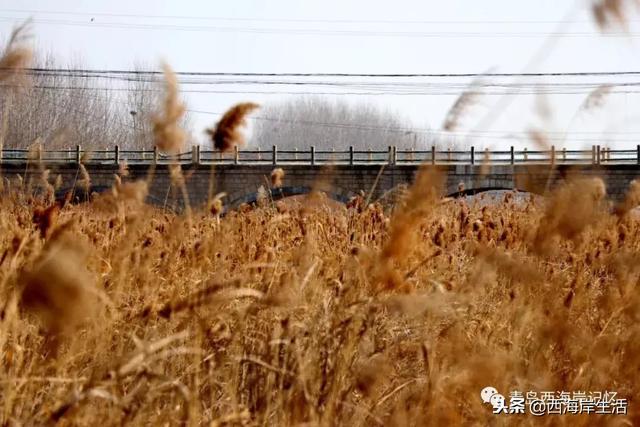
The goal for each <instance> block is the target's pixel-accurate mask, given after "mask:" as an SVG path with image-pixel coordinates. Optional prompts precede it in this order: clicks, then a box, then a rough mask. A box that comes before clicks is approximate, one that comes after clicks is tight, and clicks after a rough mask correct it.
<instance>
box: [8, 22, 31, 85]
mask: <svg viewBox="0 0 640 427" xmlns="http://www.w3.org/2000/svg"><path fill="white" fill-rule="evenodd" d="M28 26H29V22H28V21H27V22H25V23H24V24H22V25H20V26H19V27H17V28H15V29H14V30H13V31H12V32H11V37H10V38H9V43H7V46H6V47H5V49H4V52H2V57H0V82H3V81H5V80H9V79H12V78H16V77H19V76H20V75H21V74H22V73H23V72H24V69H25V68H27V67H28V66H29V64H30V63H31V60H32V58H33V53H32V52H31V49H29V48H27V47H25V46H21V44H22V43H23V42H24V41H25V40H26V39H27V38H28V37H29V36H28V34H27V28H28Z"/></svg>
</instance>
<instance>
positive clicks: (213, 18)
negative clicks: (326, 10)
mask: <svg viewBox="0 0 640 427" xmlns="http://www.w3.org/2000/svg"><path fill="white" fill-rule="evenodd" d="M0 12H2V13H7V12H8V13H22V14H28V15H38V14H40V15H69V16H83V17H89V18H93V17H96V16H102V17H109V18H139V19H167V20H178V19H182V20H189V21H231V22H288V23H324V24H442V25H451V24H461V25H484V24H509V25H516V24H531V25H541V24H542V25H553V24H558V23H559V22H561V21H543V20H521V19H516V20H508V19H505V20H446V19H445V20H437V19H430V20H415V19H409V20H403V19H343V18H338V19H318V18H264V17H260V18H251V17H236V16H229V17H223V16H217V17H216V16H193V15H192V16H188V15H153V14H133V13H103V12H76V11H53V10H39V9H0ZM562 22H566V23H573V24H592V23H593V21H592V20H587V19H584V20H569V21H562Z"/></svg>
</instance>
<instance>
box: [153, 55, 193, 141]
mask: <svg viewBox="0 0 640 427" xmlns="http://www.w3.org/2000/svg"><path fill="white" fill-rule="evenodd" d="M162 68H163V71H164V84H165V91H166V96H165V99H164V108H163V111H162V112H161V113H158V114H156V116H155V117H154V118H153V137H154V140H155V144H156V147H158V149H159V150H160V151H162V152H164V153H167V154H177V153H179V152H180V151H182V149H183V147H184V144H185V141H186V140H187V135H186V133H185V132H184V130H183V129H182V128H181V127H180V119H182V116H183V115H184V113H185V111H186V107H185V105H184V103H183V102H182V101H180V97H179V92H178V78H177V76H176V74H175V73H174V72H173V70H172V69H171V67H169V65H168V64H166V63H165V64H163V66H162Z"/></svg>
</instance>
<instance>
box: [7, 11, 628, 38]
mask: <svg viewBox="0 0 640 427" xmlns="http://www.w3.org/2000/svg"><path fill="white" fill-rule="evenodd" d="M15 20H16V18H14V17H7V16H3V17H0V21H3V22H13V21H15ZM32 22H33V23H34V24H43V25H62V26H77V27H94V28H111V29H130V30H165V31H190V32H216V33H245V34H285V35H302V36H338V37H402V38H539V37H547V36H549V34H550V33H549V32H544V31H537V32H535V31H529V32H524V31H519V32H515V31H512V32H508V31H503V32H498V31H475V32H474V31H430V32H419V31H380V30H329V29H311V28H258V27H222V26H211V25H175V24H159V23H154V24H142V23H130V22H129V23H126V22H103V21H72V20H62V19H33V20H32ZM562 37H568V38H584V37H605V38H619V37H624V38H637V37H640V34H639V33H631V32H607V33H599V32H596V31H593V32H588V31H583V32H565V33H563V34H562Z"/></svg>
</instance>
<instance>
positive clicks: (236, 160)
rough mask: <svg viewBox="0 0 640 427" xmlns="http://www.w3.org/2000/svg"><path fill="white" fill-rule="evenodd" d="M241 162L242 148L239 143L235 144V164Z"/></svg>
mask: <svg viewBox="0 0 640 427" xmlns="http://www.w3.org/2000/svg"><path fill="white" fill-rule="evenodd" d="M238 163H240V149H239V148H238V146H237V145H234V146H233V164H234V165H237V164H238Z"/></svg>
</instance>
